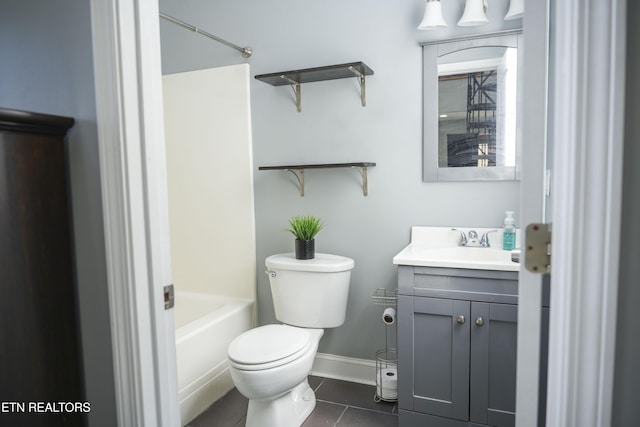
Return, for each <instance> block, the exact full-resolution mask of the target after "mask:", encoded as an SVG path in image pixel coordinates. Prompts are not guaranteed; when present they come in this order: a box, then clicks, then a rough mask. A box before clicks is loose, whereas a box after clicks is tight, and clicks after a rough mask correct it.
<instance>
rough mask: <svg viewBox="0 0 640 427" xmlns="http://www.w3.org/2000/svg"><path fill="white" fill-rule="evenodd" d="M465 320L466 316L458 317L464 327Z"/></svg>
mask: <svg viewBox="0 0 640 427" xmlns="http://www.w3.org/2000/svg"><path fill="white" fill-rule="evenodd" d="M464 322H465V319H464V316H463V315H462V314H461V315H460V316H458V323H460V324H461V325H464Z"/></svg>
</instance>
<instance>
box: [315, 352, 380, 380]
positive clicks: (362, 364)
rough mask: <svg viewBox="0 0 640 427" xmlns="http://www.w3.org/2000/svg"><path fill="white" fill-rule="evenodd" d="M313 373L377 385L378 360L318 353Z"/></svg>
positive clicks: (319, 375)
mask: <svg viewBox="0 0 640 427" xmlns="http://www.w3.org/2000/svg"><path fill="white" fill-rule="evenodd" d="M311 375H315V376H318V377H325V378H333V379H337V380H343V381H351V382H354V383H360V384H367V385H376V361H375V360H368V359H356V358H355V357H345V356H337V355H335V354H326V353H318V354H316V358H315V360H314V361H313V368H311Z"/></svg>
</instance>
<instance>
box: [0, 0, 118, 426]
mask: <svg viewBox="0 0 640 427" xmlns="http://www.w3.org/2000/svg"><path fill="white" fill-rule="evenodd" d="M0 57H1V58H2V60H1V61H0V106H2V107H6V108H15V109H21V110H29V111H35V112H42V113H48V114H57V115H64V116H70V117H74V118H75V119H76V124H75V126H74V127H73V128H72V129H71V131H70V132H69V134H68V138H67V155H68V160H69V174H70V178H69V179H70V186H71V197H72V215H73V230H74V246H75V248H74V249H75V262H76V268H77V273H76V274H77V285H78V296H79V301H80V317H81V329H82V351H83V356H84V375H85V388H86V397H87V401H89V402H90V403H91V412H90V414H89V423H90V425H91V426H115V425H116V418H115V391H114V383H113V363H112V360H111V333H110V328H109V312H108V295H107V278H106V265H105V249H104V232H103V225H102V205H101V198H100V176H99V164H98V141H97V134H96V112H95V96H94V87H93V85H94V79H93V60H92V48H91V18H90V8H89V2H87V1H82V0H59V1H56V2H51V1H47V0H29V1H24V0H0Z"/></svg>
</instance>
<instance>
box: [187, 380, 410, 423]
mask: <svg viewBox="0 0 640 427" xmlns="http://www.w3.org/2000/svg"><path fill="white" fill-rule="evenodd" d="M309 385H310V386H311V388H313V390H314V391H315V393H316V408H315V409H314V411H313V413H312V414H311V415H310V416H309V418H307V420H306V421H305V422H304V424H302V427H320V426H323V427H328V426H335V427H351V426H352V427H355V426H362V427H397V426H398V408H397V406H396V404H395V403H390V402H379V403H376V402H374V400H373V396H374V395H375V392H376V387H375V386H370V385H364V384H357V383H352V382H347V381H339V380H333V379H329V378H321V377H314V376H310V377H309ZM247 404H248V401H247V399H246V398H245V397H244V396H242V395H241V394H240V393H239V392H238V391H237V390H236V389H233V390H231V391H230V392H229V393H227V394H226V395H225V396H224V397H222V398H221V399H219V400H218V401H217V402H215V403H214V404H213V405H211V406H210V407H209V408H208V409H207V410H206V411H205V412H203V413H202V414H200V415H199V416H198V417H197V418H196V419H195V420H193V421H191V422H190V423H189V424H188V427H243V426H244V422H245V415H246V413H247Z"/></svg>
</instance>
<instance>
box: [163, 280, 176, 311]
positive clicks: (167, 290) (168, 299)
mask: <svg viewBox="0 0 640 427" xmlns="http://www.w3.org/2000/svg"><path fill="white" fill-rule="evenodd" d="M174 305H175V297H174V295H173V285H172V284H171V285H168V286H165V287H164V309H165V310H169V309H171V308H173V306H174Z"/></svg>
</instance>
